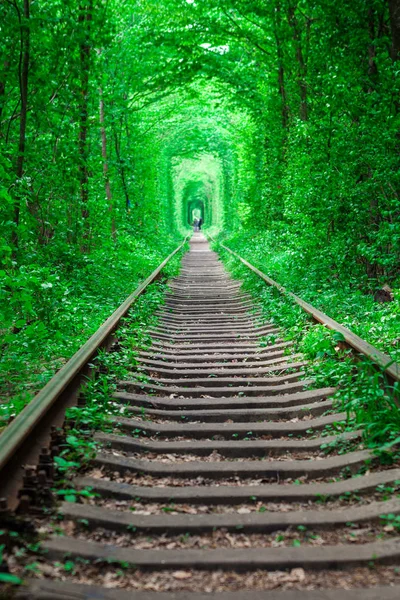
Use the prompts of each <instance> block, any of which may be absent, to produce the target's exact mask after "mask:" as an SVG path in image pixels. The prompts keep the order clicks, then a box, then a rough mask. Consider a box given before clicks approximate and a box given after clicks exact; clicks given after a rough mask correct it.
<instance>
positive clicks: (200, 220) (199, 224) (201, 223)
mask: <svg viewBox="0 0 400 600" xmlns="http://www.w3.org/2000/svg"><path fill="white" fill-rule="evenodd" d="M202 225H203V219H202V218H201V217H200V219H199V222H198V228H199V229H198V231H201V226H202Z"/></svg>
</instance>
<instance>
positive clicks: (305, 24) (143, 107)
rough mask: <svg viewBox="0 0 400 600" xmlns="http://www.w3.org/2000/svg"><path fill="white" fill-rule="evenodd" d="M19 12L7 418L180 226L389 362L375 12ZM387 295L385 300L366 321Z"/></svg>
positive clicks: (252, 7)
mask: <svg viewBox="0 0 400 600" xmlns="http://www.w3.org/2000/svg"><path fill="white" fill-rule="evenodd" d="M28 4H29V7H30V16H29V17H28V16H25V17H24V19H25V21H24V22H25V25H26V29H27V32H28V35H29V44H25V45H24V43H22V44H21V29H20V21H19V18H20V13H21V11H22V10H23V6H24V5H23V2H22V0H16V1H15V2H5V3H4V2H3V3H1V4H0V18H1V20H2V23H3V24H4V27H3V35H2V39H1V41H0V223H1V237H0V321H1V322H2V326H1V327H2V328H1V332H0V333H1V336H2V339H1V350H2V355H3V358H2V359H1V362H0V377H1V380H2V381H4V382H5V383H3V384H2V389H1V392H2V394H3V395H5V396H6V398H7V399H8V400H9V401H8V402H7V403H6V404H3V405H2V406H1V407H0V417H1V419H2V421H3V422H5V423H6V422H7V421H8V420H9V419H10V418H12V417H13V416H14V415H15V414H17V413H18V412H19V411H20V410H21V408H22V407H23V406H24V405H25V404H26V403H27V402H29V400H30V398H31V397H32V395H33V394H34V393H35V392H36V391H37V390H38V389H39V388H40V387H42V386H43V385H44V384H45V383H46V382H47V381H48V380H49V378H50V377H51V375H52V374H53V373H54V372H55V371H56V370H57V369H58V368H59V367H60V366H61V365H62V364H64V362H65V361H66V360H67V359H68V358H69V357H70V356H71V355H72V354H73V352H74V351H75V350H76V349H77V348H79V346H80V345H81V344H82V343H83V342H84V341H85V340H86V339H87V338H88V337H89V335H90V334H91V333H93V332H94V331H95V330H96V328H97V327H98V326H99V325H100V324H101V323H102V322H103V321H104V320H105V318H106V317H107V316H109V314H110V313H111V312H112V311H113V310H114V309H115V308H116V307H117V306H118V304H119V303H120V302H121V301H122V300H123V299H124V298H125V297H126V296H127V295H128V293H129V292H130V291H131V290H132V289H134V287H135V286H136V285H137V283H138V282H139V281H141V280H143V279H144V278H145V277H146V276H147V275H148V274H149V273H150V272H151V270H152V269H153V268H154V267H155V266H156V265H157V264H158V263H159V262H161V260H162V258H164V257H165V256H166V255H167V254H168V252H169V251H171V250H172V248H173V247H174V246H175V245H176V244H177V242H178V240H179V239H181V237H182V234H186V233H187V231H188V230H189V224H190V221H191V218H192V216H193V210H195V209H196V210H200V211H203V213H204V218H205V225H206V227H207V228H208V231H210V232H211V233H213V234H220V233H221V231H222V230H223V236H224V237H225V238H226V239H228V240H229V244H230V246H231V247H232V248H233V249H235V250H237V251H238V252H239V253H240V254H242V255H244V256H245V257H247V258H248V259H249V260H250V261H251V262H253V263H255V264H256V265H257V266H259V267H260V268H261V269H262V270H264V271H265V272H267V273H268V274H269V275H271V276H272V277H274V278H276V279H277V280H278V281H279V282H280V283H282V284H284V285H286V286H287V287H288V288H289V289H290V290H291V291H293V292H295V293H298V294H299V295H300V296H302V297H303V298H304V299H306V300H309V301H311V302H312V303H313V304H315V305H316V306H318V307H320V308H321V309H322V310H324V311H326V312H327V313H328V314H330V315H331V316H332V317H334V318H336V319H337V320H339V321H340V322H342V323H343V324H345V325H347V326H349V327H351V328H352V329H354V330H355V331H356V332H357V333H358V334H359V335H360V336H361V337H363V338H367V339H368V340H369V341H371V342H372V343H374V344H375V345H377V346H378V347H380V348H382V349H384V350H386V351H388V349H390V350H391V351H392V355H393V357H394V358H396V357H398V356H399V353H400V338H399V335H398V331H399V325H400V310H399V303H398V293H399V292H398V290H399V264H400V261H399V258H400V219H399V218H398V217H399V197H400V169H399V141H398V140H399V126H400V120H399V103H398V100H397V99H398V94H399V89H400V71H399V69H398V61H396V60H395V59H396V52H395V50H396V48H395V44H396V40H397V39H398V32H396V31H395V30H392V29H391V26H390V22H389V18H388V6H387V2H385V1H383V0H379V1H378V0H377V1H374V2H373V3H370V4H368V5H367V4H366V3H365V2H364V1H363V0H352V1H351V2H350V0H346V1H345V2H342V3H338V2H333V1H332V0H328V1H327V2H324V3H323V4H321V3H315V2H311V1H310V0H301V1H299V2H297V1H294V0H272V1H271V2H267V3H266V2H265V1H264V0H252V1H251V2H249V1H247V0H235V2H233V0H210V1H208V2H188V1H186V0H168V2H166V1H164V0H146V2H144V3H143V2H138V1H137V0H127V1H124V2H122V0H110V1H109V2H106V3H96V2H84V3H82V2H78V0H63V1H61V0H48V1H46V2H32V1H29V2H28ZM392 26H394V25H393V24H392ZM24 52H25V58H26V61H27V66H28V70H27V82H26V84H25V83H24V80H23V77H21V76H20V74H21V73H20V69H19V67H20V65H21V64H23V63H24V61H23V60H22V58H24ZM24 85H26V89H24ZM24 92H26V96H27V102H26V106H23V103H21V99H22V98H24ZM99 107H100V109H99ZM24 116H26V128H25V125H24ZM21 144H22V146H24V147H25V149H24V151H23V152H21V151H20V150H21V147H22V146H21ZM21 161H22V165H21ZM20 167H21V168H20ZM237 273H238V275H240V271H237ZM387 283H389V284H390V285H391V286H392V287H393V288H394V293H395V302H393V303H388V304H387V305H380V304H379V305H378V304H377V303H376V302H375V301H374V299H373V293H374V292H375V291H376V290H377V289H378V288H380V287H381V286H382V285H383V284H387ZM252 285H254V290H257V291H258V293H259V295H260V298H261V299H262V300H263V301H265V303H266V306H268V308H267V312H268V315H269V316H270V318H271V319H272V320H274V321H275V322H277V323H282V324H283V323H285V327H286V328H287V330H288V338H289V339H293V340H295V341H296V342H297V341H300V339H302V342H301V344H302V346H301V345H300V346H299V348H300V349H302V350H303V351H305V352H306V353H307V354H308V355H309V356H310V357H313V358H315V359H319V358H322V357H324V358H325V359H328V361H331V359H334V358H335V356H336V355H337V350H336V347H337V344H338V342H340V340H339V339H338V338H335V336H332V334H330V333H328V332H327V331H325V330H323V329H322V328H315V329H312V328H310V327H309V325H310V324H309V322H308V321H307V318H306V317H304V314H302V313H301V310H300V309H298V310H297V309H293V306H292V305H291V304H290V302H288V301H287V300H286V299H284V298H282V297H280V296H279V294H278V295H277V294H276V293H275V292H274V291H273V290H270V289H268V288H267V287H266V286H265V285H264V284H262V283H260V282H258V283H257V284H255V283H254V281H253V284H252ZM89 306H90V307H91V309H90V311H89V310H88V307H89ZM304 327H305V328H306V331H305V336H304V337H303V338H302V337H301V336H302V332H303V328H304ZM141 335H142V334H141ZM331 368H332V369H333V370H334V369H336V370H337V373H336V374H337V375H338V376H339V377H342V376H343V372H342V374H341V375H340V374H339V371H340V370H341V371H343V369H342V367H337V368H336V367H335V368H334V367H333V366H332V363H331ZM98 385H100V384H98ZM88 410H89V412H88V413H87V414H86V415H85V416H83V415H81V418H82V419H86V420H88V421H91V420H92V419H94V415H93V414H92V415H91V414H90V409H88ZM66 460H67V459H66ZM59 466H61V465H59Z"/></svg>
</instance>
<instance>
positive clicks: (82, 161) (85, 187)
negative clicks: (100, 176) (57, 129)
mask: <svg viewBox="0 0 400 600" xmlns="http://www.w3.org/2000/svg"><path fill="white" fill-rule="evenodd" d="M92 8H93V3H92V0H89V2H88V3H87V4H85V5H80V7H79V17H78V23H79V24H80V28H81V29H83V31H82V32H81V36H82V38H81V42H80V44H79V54H80V106H79V136H78V155H79V185H80V195H81V202H82V206H81V214H82V217H83V219H87V217H88V216H89V213H88V200H89V168H88V154H89V152H88V143H87V137H88V117H89V106H88V104H89V71H90V50H91V46H90V25H91V21H92Z"/></svg>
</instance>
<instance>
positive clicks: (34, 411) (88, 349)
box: [0, 236, 188, 483]
mask: <svg viewBox="0 0 400 600" xmlns="http://www.w3.org/2000/svg"><path fill="white" fill-rule="evenodd" d="M187 238H188V236H187V237H186V238H185V239H184V241H183V242H182V243H181V244H180V245H179V246H178V247H177V248H176V249H175V250H174V251H173V252H172V253H171V254H170V255H169V256H168V257H167V258H166V259H165V260H163V262H162V263H161V264H160V265H159V266H158V267H157V269H155V271H153V272H152V273H151V275H149V277H147V279H146V280H145V281H143V282H142V283H141V284H140V285H139V286H138V287H137V288H136V290H135V291H134V292H133V293H132V294H130V296H128V298H127V299H126V300H125V302H123V303H122V304H121V306H120V307H119V308H117V310H116V311H115V312H114V313H113V314H112V315H111V316H110V317H109V318H108V319H107V320H106V321H105V322H104V323H103V325H101V326H100V328H99V329H98V330H97V331H96V333H94V334H93V335H92V336H91V337H90V338H89V339H88V341H87V342H86V343H85V344H84V345H83V346H82V347H81V348H80V349H79V350H78V351H77V352H76V353H75V354H74V355H73V356H72V358H71V359H70V360H69V361H68V362H67V363H66V364H65V365H64V366H63V367H61V369H60V370H59V371H58V372H57V373H56V374H55V375H54V376H53V377H52V378H51V379H50V381H49V382H48V383H47V384H46V385H45V386H44V388H43V389H42V390H41V391H40V392H39V393H38V394H37V395H36V396H35V397H34V398H33V399H32V401H31V402H30V403H29V404H28V405H27V406H26V407H25V408H24V409H23V410H22V411H21V412H20V413H19V415H18V416H17V417H15V419H14V420H13V421H12V422H11V423H10V424H9V425H8V426H7V427H6V428H5V429H4V430H3V431H2V433H1V434H0V472H1V471H2V470H3V469H4V468H5V466H6V465H7V463H8V462H9V461H10V459H11V457H13V456H14V455H15V453H16V452H17V451H18V449H19V448H20V446H21V445H22V444H23V443H24V442H25V441H26V439H27V438H28V436H29V435H30V434H31V433H32V431H33V430H34V429H35V428H36V427H37V426H38V424H39V423H40V421H41V420H42V419H43V418H44V417H45V416H46V414H47V413H48V411H49V410H50V409H51V407H52V406H53V405H54V404H55V403H56V401H57V399H58V398H59V397H60V396H61V394H62V393H63V392H64V391H65V390H66V388H67V387H68V386H69V385H70V384H71V382H73V380H74V379H75V378H76V377H77V376H78V375H79V374H80V373H81V371H82V369H84V367H85V366H86V365H87V363H88V362H89V361H90V360H91V359H92V358H93V356H94V355H95V353H96V351H97V350H98V349H99V348H100V347H101V346H102V344H103V343H104V342H105V340H106V339H107V338H108V337H109V336H110V335H111V334H112V333H113V332H114V331H115V329H116V328H117V326H118V324H119V322H120V320H121V319H122V318H123V317H124V316H125V315H126V313H127V312H128V310H129V309H130V307H131V306H132V304H133V303H134V301H135V300H136V299H137V298H138V297H139V296H140V295H141V294H142V293H143V292H144V291H145V289H146V288H147V287H148V285H149V284H150V283H152V282H153V281H154V280H155V278H156V277H157V275H158V274H159V273H160V271H162V269H163V268H164V267H165V265H166V264H167V263H168V262H169V261H170V260H171V259H172V258H173V257H174V256H175V254H177V253H178V252H179V251H180V250H181V249H182V248H183V246H184V245H185V243H186V240H187ZM2 483H4V481H3V482H2Z"/></svg>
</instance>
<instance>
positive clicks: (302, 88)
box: [288, 4, 310, 121]
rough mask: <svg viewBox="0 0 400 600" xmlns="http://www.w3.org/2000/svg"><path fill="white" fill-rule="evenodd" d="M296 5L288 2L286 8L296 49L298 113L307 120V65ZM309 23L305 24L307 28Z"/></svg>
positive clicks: (303, 119)
mask: <svg viewBox="0 0 400 600" xmlns="http://www.w3.org/2000/svg"><path fill="white" fill-rule="evenodd" d="M296 6H297V5H294V6H293V5H291V4H289V10H288V21H289V25H290V26H291V28H292V32H293V40H294V45H295V49H296V61H297V73H298V75H297V84H298V87H299V93H300V110H299V115H300V119H301V120H302V121H307V120H308V104H307V83H306V74H307V67H306V63H305V60H304V55H303V49H302V45H301V33H300V29H299V23H298V21H297V16H296ZM309 26H310V23H308V24H307V27H308V28H309Z"/></svg>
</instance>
